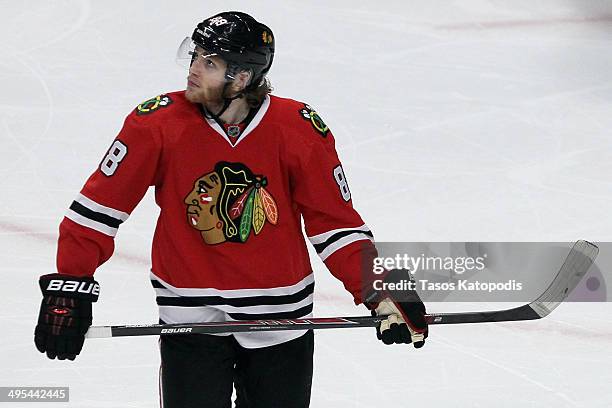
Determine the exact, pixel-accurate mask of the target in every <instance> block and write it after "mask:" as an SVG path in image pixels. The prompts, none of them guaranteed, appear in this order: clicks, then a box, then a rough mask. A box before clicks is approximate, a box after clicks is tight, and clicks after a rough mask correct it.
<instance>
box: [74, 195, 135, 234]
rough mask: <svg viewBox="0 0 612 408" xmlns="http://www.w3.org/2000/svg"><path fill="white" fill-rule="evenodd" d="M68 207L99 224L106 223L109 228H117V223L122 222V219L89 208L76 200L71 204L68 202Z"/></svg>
mask: <svg viewBox="0 0 612 408" xmlns="http://www.w3.org/2000/svg"><path fill="white" fill-rule="evenodd" d="M70 209H71V210H72V211H74V212H75V213H77V214H79V215H82V216H83V217H85V218H89V219H90V220H92V221H96V222H99V223H100V224H104V225H108V226H109V227H111V228H119V225H121V224H122V223H123V221H122V220H120V219H118V218H115V217H111V216H110V215H107V214H103V213H100V212H96V211H94V210H91V209H89V208H87V207H85V206H84V205H83V204H81V203H79V202H76V201H73V202H72V204H70Z"/></svg>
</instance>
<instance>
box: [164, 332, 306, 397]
mask: <svg viewBox="0 0 612 408" xmlns="http://www.w3.org/2000/svg"><path fill="white" fill-rule="evenodd" d="M160 351H161V372H160V383H161V384H160V385H161V389H160V393H161V395H160V398H161V400H162V408H230V407H231V396H232V389H233V385H234V386H235V388H236V396H237V397H236V408H307V407H308V406H309V404H310V388H311V385H312V369H313V363H312V361H313V351H314V335H313V332H312V331H308V332H307V333H306V334H305V335H303V336H301V337H299V338H297V339H294V340H291V341H288V342H286V343H282V344H278V345H276V346H270V347H263V348H258V349H247V348H244V347H242V346H240V345H239V344H238V342H237V341H236V340H235V339H234V337H233V336H209V335H204V334H202V335H172V336H162V337H161V338H160Z"/></svg>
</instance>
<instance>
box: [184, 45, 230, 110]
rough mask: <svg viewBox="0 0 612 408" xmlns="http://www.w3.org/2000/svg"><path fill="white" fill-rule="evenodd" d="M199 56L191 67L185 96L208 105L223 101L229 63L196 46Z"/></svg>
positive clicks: (192, 100)
mask: <svg viewBox="0 0 612 408" xmlns="http://www.w3.org/2000/svg"><path fill="white" fill-rule="evenodd" d="M195 53H196V55H197V57H196V58H195V59H194V61H193V63H192V64H191V67H189V77H188V78H187V88H186V90H185V96H186V97H187V99H188V100H189V101H191V102H194V103H202V104H204V105H206V106H209V105H214V104H219V103H223V87H224V85H225V83H226V81H227V80H226V78H225V71H226V69H227V64H226V63H225V61H223V59H221V58H219V57H218V56H214V55H211V54H210V53H208V52H206V51H205V50H204V49H203V48H200V47H196V49H195Z"/></svg>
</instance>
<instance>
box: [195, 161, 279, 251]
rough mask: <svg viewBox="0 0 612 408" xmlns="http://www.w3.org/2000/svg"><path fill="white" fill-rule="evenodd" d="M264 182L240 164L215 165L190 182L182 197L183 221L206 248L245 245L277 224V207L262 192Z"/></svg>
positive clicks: (266, 194)
mask: <svg viewBox="0 0 612 408" xmlns="http://www.w3.org/2000/svg"><path fill="white" fill-rule="evenodd" d="M267 184H268V180H267V179H266V177H264V176H262V175H255V174H253V172H252V171H251V170H250V169H249V168H248V167H247V166H245V165H244V164H242V163H229V162H219V163H217V164H216V165H215V168H214V170H213V171H211V172H210V173H207V174H204V175H203V176H201V177H200V178H198V179H197V180H195V182H194V183H193V189H192V190H191V191H190V192H189V194H188V195H187V197H185V201H184V203H185V204H186V205H187V222H188V223H189V225H191V226H192V227H193V228H195V229H196V230H198V231H200V235H201V236H202V239H204V242H205V243H207V244H209V245H214V244H219V243H222V242H225V241H230V242H246V241H247V239H248V238H249V236H250V235H251V232H253V233H254V234H255V235H258V234H259V233H260V232H261V231H262V230H263V228H264V226H265V225H266V223H270V224H272V225H276V223H277V222H278V207H277V206H276V202H275V201H274V197H272V195H271V194H270V193H269V192H268V191H267V190H266V186H267Z"/></svg>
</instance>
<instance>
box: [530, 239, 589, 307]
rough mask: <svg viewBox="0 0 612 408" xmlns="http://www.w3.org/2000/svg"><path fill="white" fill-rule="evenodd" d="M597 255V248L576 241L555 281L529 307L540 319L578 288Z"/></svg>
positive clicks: (587, 243) (584, 242) (586, 242)
mask: <svg viewBox="0 0 612 408" xmlns="http://www.w3.org/2000/svg"><path fill="white" fill-rule="evenodd" d="M598 253H599V248H598V247H597V246H596V245H594V244H592V243H590V242H588V241H583V240H580V241H576V243H575V244H574V246H573V247H572V249H571V250H570V252H569V254H568V255H567V257H566V258H565V261H564V262H563V265H562V266H561V269H560V270H559V273H558V274H557V276H555V279H553V281H552V282H551V284H550V286H548V288H547V289H546V290H545V291H544V293H542V294H541V295H540V297H538V298H537V299H536V300H534V301H533V302H531V303H530V304H529V307H531V308H532V309H533V310H534V311H535V312H536V313H537V314H538V315H539V316H540V317H545V316H548V315H549V314H550V312H552V311H553V310H555V309H556V308H557V306H559V305H560V304H561V303H562V302H563V301H564V300H565V299H566V298H567V296H568V295H569V294H570V293H571V292H572V290H574V288H576V286H578V283H579V282H580V280H581V279H582V278H583V277H584V275H586V273H587V271H588V270H589V268H590V267H591V265H592V264H593V262H594V261H595V258H596V257H597V254H598Z"/></svg>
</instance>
